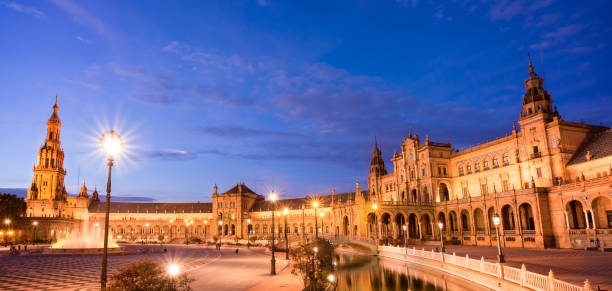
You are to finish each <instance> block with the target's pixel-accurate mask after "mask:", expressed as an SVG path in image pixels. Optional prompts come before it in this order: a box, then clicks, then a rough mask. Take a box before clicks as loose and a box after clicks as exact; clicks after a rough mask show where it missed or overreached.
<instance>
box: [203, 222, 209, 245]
mask: <svg viewBox="0 0 612 291" xmlns="http://www.w3.org/2000/svg"><path fill="white" fill-rule="evenodd" d="M207 224H208V220H204V246H206V244H207V242H206V225H207Z"/></svg>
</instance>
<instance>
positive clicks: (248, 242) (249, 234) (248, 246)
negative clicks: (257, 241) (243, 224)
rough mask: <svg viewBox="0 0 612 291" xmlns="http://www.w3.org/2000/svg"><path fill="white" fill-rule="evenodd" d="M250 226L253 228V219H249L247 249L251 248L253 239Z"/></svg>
mask: <svg viewBox="0 0 612 291" xmlns="http://www.w3.org/2000/svg"><path fill="white" fill-rule="evenodd" d="M250 226H251V219H250V218H249V219H247V249H249V248H251V240H250V238H251V229H250Z"/></svg>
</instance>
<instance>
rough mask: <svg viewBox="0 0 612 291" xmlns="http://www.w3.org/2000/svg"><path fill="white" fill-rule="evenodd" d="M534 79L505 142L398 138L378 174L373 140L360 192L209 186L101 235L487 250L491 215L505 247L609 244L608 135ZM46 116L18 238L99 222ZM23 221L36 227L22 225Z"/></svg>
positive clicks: (148, 207) (611, 144) (611, 183)
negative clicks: (560, 106) (567, 115)
mask: <svg viewBox="0 0 612 291" xmlns="http://www.w3.org/2000/svg"><path fill="white" fill-rule="evenodd" d="M543 83H544V80H543V79H542V78H540V77H539V76H538V75H537V74H536V73H535V71H534V68H533V66H532V64H531V61H530V62H529V74H528V77H527V79H526V80H525V82H524V84H523V85H524V87H525V93H524V95H523V98H522V108H521V112H520V117H519V120H518V124H517V123H513V124H512V132H511V133H510V134H509V135H507V136H505V137H502V138H499V139H496V140H493V141H489V142H487V143H485V144H481V145H478V146H475V147H471V148H468V149H465V150H460V151H459V150H456V149H454V148H453V147H452V146H451V144H450V142H446V143H442V142H435V141H431V140H430V139H429V137H428V136H426V137H425V140H424V141H422V140H421V139H420V137H419V135H417V134H413V133H409V134H408V137H407V138H405V139H404V140H403V142H402V143H401V145H400V151H399V152H395V153H394V154H393V156H392V158H391V160H390V163H391V164H390V165H391V166H390V170H389V171H387V168H386V166H385V160H384V159H383V158H382V153H381V151H380V149H379V148H378V143H377V142H375V145H374V151H373V153H372V159H371V162H370V172H369V175H368V181H367V186H368V190H361V189H360V184H359V182H357V183H356V187H355V191H354V192H350V193H338V194H336V193H335V191H334V190H332V191H331V193H329V194H325V195H320V196H316V197H304V198H295V199H281V200H278V201H276V202H272V201H270V200H266V199H265V197H264V196H263V195H261V194H258V193H255V192H254V191H253V190H251V189H250V188H249V187H247V185H245V184H242V183H241V184H238V185H236V186H235V187H233V188H231V189H229V190H227V191H225V192H223V193H219V192H218V188H217V186H216V185H215V187H214V188H213V192H212V194H211V198H212V202H206V203H200V202H197V203H127V202H126V203H123V202H111V208H110V231H111V234H112V235H113V237H114V238H115V239H118V240H125V241H137V240H155V241H157V240H162V241H180V240H184V239H185V238H190V237H199V238H202V239H208V240H210V239H212V238H213V237H218V238H222V239H230V240H231V239H245V238H247V237H249V236H254V237H258V238H267V237H269V236H270V235H271V234H272V233H276V234H279V235H280V234H283V235H284V232H286V233H287V235H288V236H289V237H290V238H292V239H296V238H304V237H309V236H312V235H313V234H314V233H315V230H318V231H319V232H318V233H319V234H320V235H322V236H351V237H360V238H372V239H378V240H379V241H380V242H381V243H390V244H402V243H403V240H404V236H406V238H407V239H409V241H410V243H411V244H418V243H422V242H424V241H428V240H431V241H438V240H440V235H442V236H443V237H444V239H445V240H446V241H447V242H448V243H457V244H466V245H483V246H490V245H494V244H496V243H497V242H496V238H497V234H496V228H497V226H495V225H494V223H493V219H492V217H493V216H494V215H498V216H500V217H501V223H500V225H499V226H498V227H499V232H500V238H501V240H502V243H503V245H504V246H506V247H524V248H585V247H591V246H594V244H595V241H596V240H598V241H600V242H601V243H603V244H605V245H607V246H610V245H612V202H611V201H612V178H611V176H612V130H611V129H610V128H607V127H603V126H597V125H589V124H584V123H582V122H581V123H577V122H571V121H566V120H564V119H563V117H562V115H561V114H560V113H559V112H558V111H557V109H556V107H555V106H554V105H553V99H552V97H551V95H550V94H549V93H548V92H547V91H546V90H545V89H544V86H543ZM58 110H59V107H58V105H57V102H56V104H55V105H54V106H53V114H52V115H51V118H50V119H49V121H48V123H47V135H46V137H45V142H44V144H43V145H41V147H40V149H39V151H38V159H37V164H36V165H34V168H33V171H34V180H33V182H32V184H31V185H30V188H29V189H28V196H27V205H28V207H27V215H26V216H27V218H26V220H25V221H26V222H25V223H24V224H23V225H24V229H23V230H21V235H22V236H28V235H29V233H31V232H33V231H34V232H36V233H37V234H38V235H40V236H42V237H45V236H49V235H52V234H53V235H61V234H63V233H65V232H69V231H71V228H74V227H75V225H78V224H80V223H81V222H82V221H84V220H87V221H89V222H90V225H97V226H99V225H101V224H102V223H103V221H104V215H105V212H104V211H105V204H104V203H103V202H100V200H99V199H98V192H97V190H96V189H95V190H94V191H93V193H92V195H91V196H90V195H89V193H88V189H87V187H86V185H85V184H83V186H82V188H81V191H80V193H79V194H78V195H77V196H76V197H72V196H68V195H67V193H66V190H65V187H64V176H65V175H66V171H65V170H64V169H63V159H64V154H63V151H62V149H61V147H60V128H61V122H60V120H59V115H58ZM266 194H267V193H266ZM315 201H316V202H317V204H318V206H317V207H314V206H313V205H314V202H315ZM285 208H286V209H287V210H286V211H283V210H284V209H285ZM272 215H276V217H275V223H274V225H273V224H272ZM32 220H36V221H42V222H44V223H41V224H38V223H37V227H36V228H37V229H33V226H30V224H29V222H28V221H32ZM91 222H94V223H91ZM439 222H441V223H442V226H443V227H442V228H441V229H440V228H439V227H438V223H439ZM28 227H29V228H28ZM404 227H405V229H404Z"/></svg>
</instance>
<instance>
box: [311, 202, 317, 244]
mask: <svg viewBox="0 0 612 291" xmlns="http://www.w3.org/2000/svg"><path fill="white" fill-rule="evenodd" d="M312 207H314V216H315V240H318V239H319V226H318V225H317V207H319V201H314V202H312Z"/></svg>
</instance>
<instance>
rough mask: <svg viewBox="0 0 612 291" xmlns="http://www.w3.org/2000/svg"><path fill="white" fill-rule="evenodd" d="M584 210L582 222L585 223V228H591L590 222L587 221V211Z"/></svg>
mask: <svg viewBox="0 0 612 291" xmlns="http://www.w3.org/2000/svg"><path fill="white" fill-rule="evenodd" d="M583 211H584V223H585V224H586V229H591V224H590V223H589V213H588V212H587V211H586V209H585V210H583Z"/></svg>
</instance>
